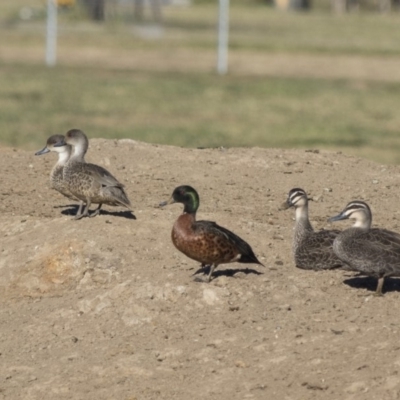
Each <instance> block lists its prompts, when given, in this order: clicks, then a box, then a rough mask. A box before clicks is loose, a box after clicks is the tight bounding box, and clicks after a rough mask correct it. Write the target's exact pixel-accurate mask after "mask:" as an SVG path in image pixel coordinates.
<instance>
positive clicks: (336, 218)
mask: <svg viewBox="0 0 400 400" xmlns="http://www.w3.org/2000/svg"><path fill="white" fill-rule="evenodd" d="M347 218H348V217H347V215H345V214H343V213H340V214H338V215H335V216H334V217H331V218H329V219H328V222H335V221H341V220H343V219H347Z"/></svg>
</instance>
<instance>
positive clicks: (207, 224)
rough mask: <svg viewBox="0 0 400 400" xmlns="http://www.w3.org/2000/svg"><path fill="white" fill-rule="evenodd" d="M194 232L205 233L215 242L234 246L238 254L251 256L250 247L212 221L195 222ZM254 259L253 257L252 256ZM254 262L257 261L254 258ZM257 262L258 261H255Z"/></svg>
mask: <svg viewBox="0 0 400 400" xmlns="http://www.w3.org/2000/svg"><path fill="white" fill-rule="evenodd" d="M195 230H196V231H198V232H205V233H207V235H208V236H209V237H211V236H214V237H215V239H216V240H218V238H220V239H222V240H224V241H226V242H227V243H229V244H230V245H231V246H234V247H235V248H236V250H237V252H238V253H239V254H242V255H249V256H253V255H254V253H253V250H252V248H251V246H250V245H249V244H248V243H247V242H245V241H244V240H243V239H242V238H240V237H239V236H237V235H235V234H234V233H233V232H231V231H230V230H229V229H226V228H224V227H222V226H220V225H218V224H217V223H216V222H213V221H196V226H195ZM254 257H255V256H254ZM255 260H257V259H256V258H255ZM257 262H258V260H257Z"/></svg>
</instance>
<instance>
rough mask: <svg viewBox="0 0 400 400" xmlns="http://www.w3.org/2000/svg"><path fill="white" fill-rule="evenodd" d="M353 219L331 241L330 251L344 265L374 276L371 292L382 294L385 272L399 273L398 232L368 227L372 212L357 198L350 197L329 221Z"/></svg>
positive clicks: (398, 274)
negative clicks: (350, 225) (374, 283)
mask: <svg viewBox="0 0 400 400" xmlns="http://www.w3.org/2000/svg"><path fill="white" fill-rule="evenodd" d="M344 219H354V220H355V223H354V225H353V226H352V227H351V228H348V229H345V230H344V231H342V233H340V234H339V235H338V236H337V237H336V239H335V241H334V242H333V251H334V252H335V254H336V255H337V256H338V257H339V258H340V259H341V260H342V261H343V262H344V263H345V264H346V267H345V269H348V270H352V271H358V272H360V273H361V274H364V275H369V276H372V277H374V278H376V279H378V285H377V288H376V292H375V294H376V295H377V296H381V295H382V289H383V284H384V280H385V278H386V277H387V276H400V235H399V234H398V233H396V232H392V231H388V230H386V229H378V228H374V229H371V222H372V213H371V209H370V208H369V206H368V204H367V203H365V202H364V201H361V200H356V201H351V202H350V203H348V204H347V206H346V207H345V208H344V210H343V211H342V212H341V213H340V214H338V215H336V216H334V217H332V218H330V221H331V222H333V221H341V220H344Z"/></svg>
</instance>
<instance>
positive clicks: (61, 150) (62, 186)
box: [35, 135, 79, 201]
mask: <svg viewBox="0 0 400 400" xmlns="http://www.w3.org/2000/svg"><path fill="white" fill-rule="evenodd" d="M63 139H64V136H63V135H52V136H50V137H49V138H48V139H47V142H46V146H45V147H44V148H43V149H42V150H39V151H37V152H36V153H35V156H41V155H43V154H47V153H50V152H52V151H53V152H56V153H58V160H57V162H56V164H55V165H54V167H53V169H52V170H51V172H50V186H51V188H52V189H55V190H57V191H58V192H60V193H61V194H62V195H64V196H65V197H67V198H69V199H71V200H74V201H79V199H78V198H77V197H76V196H74V195H73V194H72V193H71V192H70V191H69V190H68V187H67V185H66V183H65V181H64V179H63V171H64V167H65V164H66V163H67V161H68V160H69V158H70V156H71V146H70V145H68V144H65V145H64V146H59V147H54V145H55V144H56V143H58V142H60V141H62V140H63Z"/></svg>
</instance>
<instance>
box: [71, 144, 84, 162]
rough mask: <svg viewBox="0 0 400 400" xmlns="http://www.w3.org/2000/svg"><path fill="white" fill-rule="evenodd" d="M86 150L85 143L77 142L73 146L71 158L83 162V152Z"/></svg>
mask: <svg viewBox="0 0 400 400" xmlns="http://www.w3.org/2000/svg"><path fill="white" fill-rule="evenodd" d="M86 152H87V145H86V144H85V143H79V144H77V145H76V146H74V152H73V154H72V157H71V160H73V161H75V162H85V154H86Z"/></svg>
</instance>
